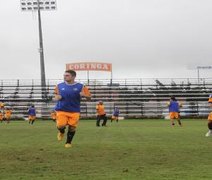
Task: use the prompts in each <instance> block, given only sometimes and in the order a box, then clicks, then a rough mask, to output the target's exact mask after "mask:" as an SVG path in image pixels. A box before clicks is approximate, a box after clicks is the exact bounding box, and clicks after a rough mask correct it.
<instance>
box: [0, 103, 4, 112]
mask: <svg viewBox="0 0 212 180" xmlns="http://www.w3.org/2000/svg"><path fill="white" fill-rule="evenodd" d="M0 110H4V103H3V102H0Z"/></svg>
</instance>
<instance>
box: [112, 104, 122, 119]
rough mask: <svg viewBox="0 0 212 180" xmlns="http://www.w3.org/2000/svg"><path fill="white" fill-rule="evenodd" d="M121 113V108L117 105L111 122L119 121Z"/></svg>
mask: <svg viewBox="0 0 212 180" xmlns="http://www.w3.org/2000/svg"><path fill="white" fill-rule="evenodd" d="M119 114H120V111H119V108H118V107H115V108H114V111H113V116H112V118H111V122H113V121H116V122H118V121H119Z"/></svg>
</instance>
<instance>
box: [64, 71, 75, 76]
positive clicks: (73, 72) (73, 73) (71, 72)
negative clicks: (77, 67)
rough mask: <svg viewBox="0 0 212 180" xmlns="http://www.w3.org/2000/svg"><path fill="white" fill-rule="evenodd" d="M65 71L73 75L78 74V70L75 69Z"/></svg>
mask: <svg viewBox="0 0 212 180" xmlns="http://www.w3.org/2000/svg"><path fill="white" fill-rule="evenodd" d="M65 73H69V74H71V75H72V76H74V77H76V76H77V73H76V71H74V70H66V71H65Z"/></svg>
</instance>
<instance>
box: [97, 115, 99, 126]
mask: <svg viewBox="0 0 212 180" xmlns="http://www.w3.org/2000/svg"><path fill="white" fill-rule="evenodd" d="M99 124H100V116H99V115H98V116H97V117H96V126H100V125H99Z"/></svg>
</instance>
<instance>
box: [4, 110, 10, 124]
mask: <svg viewBox="0 0 212 180" xmlns="http://www.w3.org/2000/svg"><path fill="white" fill-rule="evenodd" d="M11 116H12V110H11V109H10V108H6V109H5V114H4V117H5V119H6V121H7V123H10V119H11Z"/></svg>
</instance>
